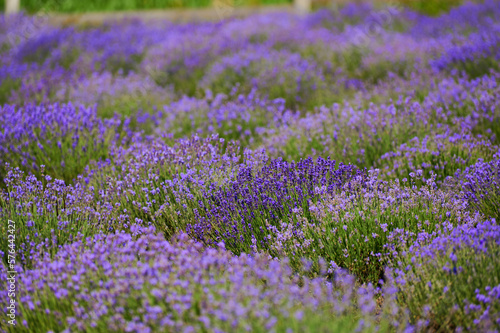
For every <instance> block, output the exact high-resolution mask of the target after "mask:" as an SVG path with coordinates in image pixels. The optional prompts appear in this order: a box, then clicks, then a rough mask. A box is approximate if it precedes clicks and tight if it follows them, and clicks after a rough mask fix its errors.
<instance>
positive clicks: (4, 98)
mask: <svg viewBox="0 0 500 333" xmlns="http://www.w3.org/2000/svg"><path fill="white" fill-rule="evenodd" d="M20 87H21V80H14V79H11V78H5V79H4V80H2V82H0V105H1V104H7V103H8V102H9V98H10V95H11V94H12V92H13V91H16V90H17V89H19V88H20Z"/></svg>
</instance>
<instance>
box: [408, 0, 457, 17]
mask: <svg viewBox="0 0 500 333" xmlns="http://www.w3.org/2000/svg"><path fill="white" fill-rule="evenodd" d="M399 2H400V3H401V4H402V5H404V6H407V7H410V8H411V9H414V10H416V11H419V12H421V13H423V14H426V15H439V14H441V13H443V12H446V11H449V10H450V9H451V8H453V7H456V6H459V5H460V4H461V3H462V0H399Z"/></svg>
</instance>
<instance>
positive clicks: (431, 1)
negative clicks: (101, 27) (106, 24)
mask: <svg viewBox="0 0 500 333" xmlns="http://www.w3.org/2000/svg"><path fill="white" fill-rule="evenodd" d="M5 1H6V0H0V10H1V11H3V10H4V8H5ZM213 1H214V0H107V1H101V0H86V1H81V0H21V8H22V9H23V10H24V11H26V12H28V13H36V12H39V11H41V10H45V11H50V12H63V13H81V12H92V11H122V10H151V9H166V8H204V7H210V6H211V5H212V3H213ZM215 1H219V2H220V3H222V4H224V5H227V6H234V7H239V6H261V5H284V4H291V3H292V2H293V0H215ZM350 2H363V1H359V0H354V1H349V0H347V1H346V0H312V5H313V8H318V7H323V6H330V5H332V4H339V5H344V4H347V3H350ZM367 2H368V1H367ZM373 2H375V3H376V4H378V5H393V6H394V5H396V6H397V5H403V6H406V7H409V8H412V9H414V10H416V11H419V12H421V13H424V14H427V15H438V14H439V13H442V12H444V11H448V10H449V9H450V8H452V7H454V6H458V5H459V4H460V3H462V2H463V1H462V0H375V1H373Z"/></svg>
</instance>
